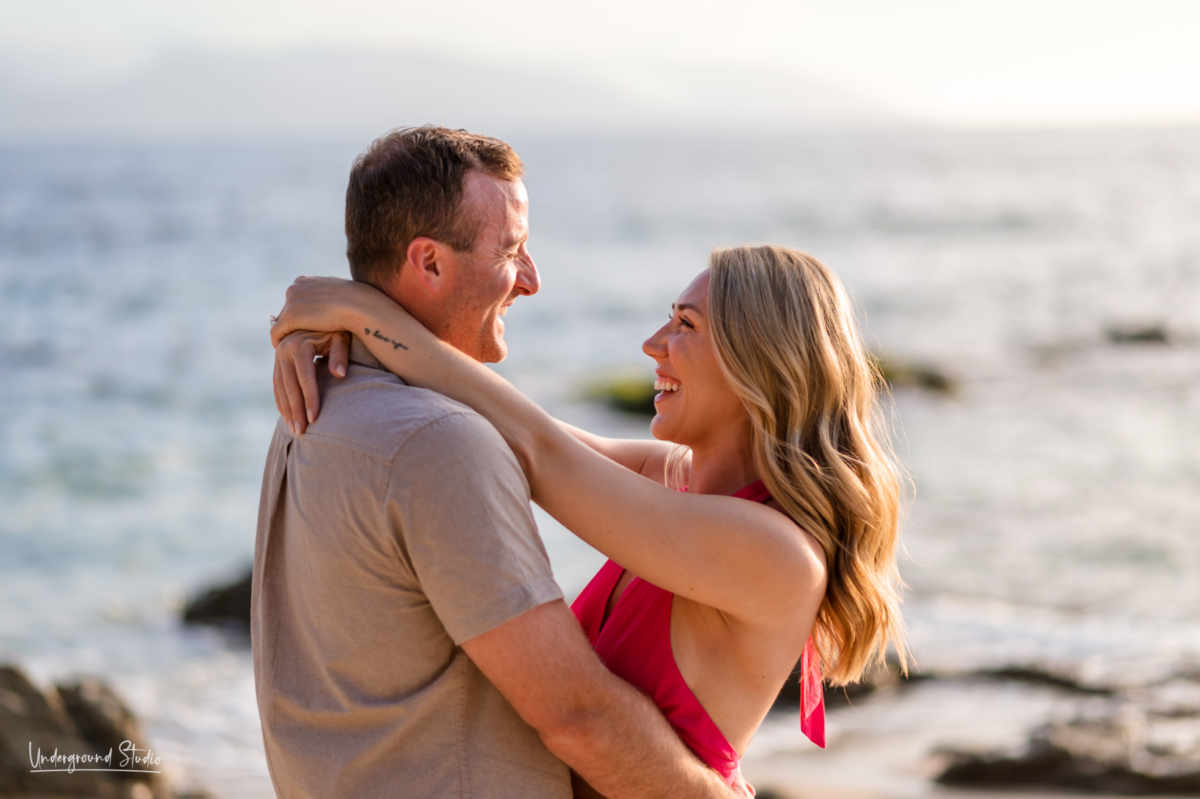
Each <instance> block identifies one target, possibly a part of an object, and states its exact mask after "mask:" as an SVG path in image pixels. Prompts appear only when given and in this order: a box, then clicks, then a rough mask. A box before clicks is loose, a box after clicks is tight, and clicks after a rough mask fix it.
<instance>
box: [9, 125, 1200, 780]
mask: <svg viewBox="0 0 1200 799" xmlns="http://www.w3.org/2000/svg"><path fill="white" fill-rule="evenodd" d="M513 143H514V145H515V146H516V147H517V149H518V151H519V152H521V154H522V156H523V157H524V159H525V161H526V166H527V173H528V174H527V178H526V183H527V186H528V187H529V192H530V197H531V229H532V236H531V240H530V249H531V251H532V253H533V255H534V257H535V259H536V260H537V262H538V265H539V268H540V270H541V273H542V279H543V289H542V291H541V293H540V294H539V295H538V296H537V297H533V298H526V299H523V300H522V301H520V302H518V303H517V304H516V305H515V306H514V307H513V309H512V311H511V312H510V313H509V315H508V319H507V323H508V333H507V335H508V340H509V343H510V351H511V355H510V358H509V360H508V361H506V362H505V363H504V364H501V365H500V366H499V367H498V368H499V370H500V371H501V372H502V373H503V374H505V375H506V376H508V377H509V378H510V379H512V380H513V381H514V382H515V383H516V384H517V385H518V386H520V387H522V388H523V389H524V390H526V391H527V392H528V393H529V394H531V395H532V396H533V397H534V398H536V399H537V400H538V401H540V402H542V403H543V404H544V405H546V406H547V407H548V408H550V409H551V410H552V411H553V412H555V413H556V414H559V415H560V416H562V417H563V418H565V419H567V420H568V421H571V422H573V423H576V424H582V425H584V426H587V427H589V428H591V429H594V430H596V431H598V432H602V433H607V434H613V435H630V436H638V435H645V434H646V424H645V422H644V421H642V420H638V419H629V418H624V417H619V416H616V415H613V414H611V413H610V412H608V411H607V410H605V409H603V408H601V407H597V406H595V405H592V404H589V403H587V402H585V401H584V400H583V399H582V397H581V386H582V385H583V384H585V383H586V382H588V381H589V380H593V379H595V378H596V377H598V376H602V375H605V374H615V373H621V372H630V371H633V372H637V371H639V370H640V371H641V372H643V373H647V374H648V373H649V371H650V361H649V359H647V358H646V357H645V356H643V355H642V354H641V352H640V344H641V341H642V339H643V338H644V337H645V336H646V335H648V334H649V333H650V332H652V331H653V330H654V329H655V328H656V327H657V326H658V325H659V324H660V323H661V320H662V319H663V318H665V315H666V313H667V309H668V306H669V304H670V302H671V300H672V299H673V298H674V297H675V295H676V293H677V292H678V291H679V290H681V289H682V288H683V286H685V285H686V284H687V283H688V281H689V280H690V279H691V278H692V277H693V276H694V275H695V274H696V273H697V272H698V271H699V270H700V269H702V268H703V266H704V262H705V258H706V257H707V254H708V252H709V251H710V250H711V249H712V248H713V247H714V246H719V245H727V244H736V243H741V242H746V241H757V242H764V241H772V242H780V243H783V244H787V245H790V246H795V247H798V248H800V249H804V250H807V251H809V252H812V253H813V254H815V255H817V256H819V257H820V258H822V259H823V260H824V261H825V262H826V263H828V264H829V265H830V266H831V267H833V268H834V270H835V271H837V272H838V273H839V274H840V275H841V276H842V278H843V280H844V281H845V282H846V284H847V285H848V287H849V288H850V289H851V291H852V292H853V294H854V295H855V297H856V300H857V302H858V304H859V306H860V311H861V321H862V324H863V326H864V329H865V331H866V334H867V338H868V340H869V341H870V343H871V346H872V347H873V348H874V349H876V350H877V351H879V352H882V353H887V354H889V355H893V356H896V357H901V358H906V359H911V360H915V361H919V362H926V363H930V364H934V365H936V366H937V367H939V368H940V369H942V370H943V371H945V372H946V373H947V374H949V375H951V376H952V377H953V378H954V380H955V381H956V383H957V385H958V391H957V394H956V395H954V396H950V397H947V396H939V395H932V394H927V393H921V392H916V391H912V390H903V389H902V390H897V392H896V394H895V409H894V410H895V412H894V416H895V420H896V427H897V433H896V441H897V447H898V450H899V451H900V453H901V455H902V457H903V459H904V461H905V464H906V466H907V469H908V470H909V472H910V474H911V477H912V482H913V486H914V499H913V501H912V503H911V505H910V508H909V513H908V519H907V522H906V525H905V530H904V544H905V554H904V559H903V564H902V569H903V572H904V576H905V579H906V581H907V583H908V585H909V590H908V593H907V603H906V618H907V620H908V624H909V627H910V630H911V636H912V644H913V650H914V653H915V655H916V657H917V660H918V664H919V666H920V668H922V669H924V670H928V671H937V672H939V673H953V672H962V671H968V670H971V669H976V668H995V667H1001V666H1009V665H1028V666H1037V667H1040V668H1051V669H1053V670H1056V671H1058V672H1061V673H1063V674H1067V675H1071V676H1073V677H1075V678H1076V679H1079V680H1081V681H1084V682H1092V683H1096V684H1103V685H1124V684H1139V683H1141V682H1145V681H1149V680H1153V679H1157V678H1158V677H1161V676H1163V675H1166V674H1170V673H1173V672H1176V671H1180V670H1183V669H1187V668H1195V667H1196V665H1197V664H1200V543H1197V542H1198V541H1200V537H1198V536H1197V533H1200V223H1198V222H1197V220H1198V219H1200V136H1197V131H1196V130H1169V129H1162V130H1128V131H1087V132H1084V131H1077V132H1044V133H1033V132H1029V133H1003V134H1000V133H996V134H983V133H971V134H967V133H944V132H936V131H908V132H894V133H887V134H883V133H872V134H866V133H863V134H842V135H830V134H806V135H796V136H791V137H775V138H769V139H768V138H764V139H746V138H741V139H737V138H728V139H686V138H685V139H666V138H659V139H646V140H636V139H622V140H613V139H595V140H588V139H579V138H574V139H557V140H548V139H537V138H529V139H527V140H515V141H514V142H513ZM362 144H363V143H359V142H340V143H329V144H311V145H294V144H293V145H261V144H260V145H244V146H233V145H224V146H199V145H177V146H162V147H151V146H144V145H142V146H128V147H121V146H115V145H113V146H88V147H83V146H81V147H36V146H30V147H19V148H18V147H9V148H4V149H0V408H2V409H3V413H2V414H0V508H2V512H0V608H2V609H3V613H0V660H13V661H17V662H19V663H21V664H23V665H24V666H25V667H26V668H27V669H29V671H30V672H31V673H32V674H33V675H35V676H36V677H38V678H40V679H42V680H50V679H56V678H59V677H63V676H68V675H71V674H75V673H80V672H88V673H96V674H100V675H103V676H105V677H107V678H108V679H109V680H111V681H112V682H113V683H114V685H116V686H117V687H118V689H119V690H121V691H122V692H123V693H124V694H125V695H126V696H127V697H128V698H129V699H130V701H131V703H132V704H133V705H134V706H135V708H136V709H137V710H138V711H139V712H140V714H141V715H142V716H143V718H144V719H145V721H146V725H147V728H148V731H149V734H150V736H151V738H152V741H153V743H154V745H155V746H156V747H157V748H158V750H159V751H161V753H162V755H163V758H164V763H165V764H166V765H167V767H168V768H170V769H171V770H173V771H174V772H175V774H176V776H177V778H178V779H180V780H181V781H183V782H185V783H192V784H204V785H207V786H209V787H211V788H213V789H215V790H216V791H217V792H218V793H220V794H221V795H224V796H229V797H234V796H255V795H260V794H264V793H265V792H266V791H269V786H268V784H267V783H266V777H265V774H266V770H265V765H264V763H263V760H262V754H261V739H260V733H259V729H258V721H257V713H256V710H255V704H254V694H253V681H252V678H251V673H250V665H249V653H248V652H247V650H246V649H245V646H244V644H242V643H239V642H238V641H235V640H231V639H229V638H226V637H224V636H223V635H221V634H220V633H217V632H215V631H212V630H184V629H183V628H182V627H181V626H180V625H179V624H178V622H177V617H178V611H179V608H180V607H181V604H182V602H183V601H184V599H185V597H187V596H188V595H191V594H194V593H196V592H197V591H199V590H201V589H202V588H204V587H205V586H206V585H208V584H209V583H211V582H213V581H220V580H222V579H224V578H227V577H232V576H236V575H237V574H238V573H239V572H240V571H241V570H242V569H243V568H244V567H245V565H246V564H247V563H248V562H249V559H250V557H251V554H252V549H253V538H254V524H255V515H256V507H257V502H258V491H259V480H260V476H261V468H262V461H263V458H264V455H265V452H266V447H267V442H268V441H269V439H270V436H271V431H272V427H273V424H274V420H275V416H276V414H275V410H274V406H273V402H272V395H271V389H270V364H271V350H270V345H269V341H268V337H267V331H268V322H267V318H268V316H269V315H270V314H271V313H273V312H275V311H276V310H277V309H278V307H279V305H280V304H281V302H282V294H283V290H284V289H285V288H286V286H287V284H288V283H289V282H290V281H291V279H292V278H293V277H294V276H295V275H298V274H335V275H344V274H345V273H346V269H345V263H344V257H343V255H342V252H343V249H344V238H343V236H342V232H341V211H342V194H343V191H344V186H345V177H346V173H347V170H348V167H349V164H350V161H351V160H352V158H353V157H354V155H355V153H356V152H357V150H358V149H359V148H360V146H361V145H362ZM1150 326H1156V327H1159V328H1161V329H1162V330H1163V331H1165V332H1166V334H1167V338H1168V342H1167V343H1165V344H1156V343H1117V342H1114V341H1113V340H1112V339H1113V337H1112V335H1111V331H1113V330H1127V329H1136V328H1144V327H1150ZM539 519H540V522H541V523H542V528H543V534H544V535H545V537H546V539H547V546H548V548H549V549H550V551H551V557H552V559H553V561H554V564H555V568H556V571H557V573H558V575H559V577H560V581H561V582H562V584H563V586H564V588H565V589H566V590H567V591H568V593H573V592H574V591H577V590H578V589H579V588H581V587H582V586H583V584H584V582H585V581H586V579H587V578H588V577H589V576H590V574H591V572H592V571H593V570H594V569H595V568H596V567H597V566H598V564H599V562H600V560H601V559H600V557H599V556H598V554H597V553H595V552H594V551H592V550H591V549H590V548H588V547H587V546H586V545H583V544H581V543H579V542H578V541H577V540H575V539H574V538H573V537H572V536H571V535H570V534H569V533H568V532H566V531H565V530H563V529H562V528H561V527H559V526H558V525H557V524H555V523H554V522H553V520H550V519H548V518H546V517H545V516H544V515H542V516H540V517H539ZM938 690H942V689H938ZM997 690H999V689H997ZM972 691H973V693H972V692H966V693H963V692H959V693H957V694H954V695H953V697H952V698H948V699H946V700H944V702H943V707H950V706H953V707H955V708H956V709H957V710H956V712H958V713H959V714H960V715H964V716H965V717H970V716H971V712H970V711H971V708H975V709H976V710H978V712H979V713H980V714H985V715H986V714H988V713H989V711H988V708H992V707H994V706H996V705H997V699H996V697H997V696H1001V695H1002V696H1003V697H1004V701H1003V702H1002V703H1001V704H1003V705H1004V707H1006V708H1010V709H1012V708H1015V710H1010V712H1009V713H1008V715H1007V716H1004V718H1003V719H999V720H998V721H997V724H998V725H1000V726H1003V727H1005V729H1008V728H1009V727H1013V726H1014V724H1015V722H1013V718H1019V719H1020V720H1021V721H1022V723H1024V722H1025V721H1027V720H1029V719H1034V718H1035V717H1036V716H1037V715H1038V714H1039V713H1041V712H1043V710H1044V709H1045V707H1046V702H1047V700H1046V698H1045V696H1044V695H1043V694H1042V693H1039V692H1038V691H1037V690H1034V689H1029V690H1022V689H1020V688H1006V689H1004V691H1005V693H1003V694H997V693H986V692H985V693H986V696H985V695H982V694H980V692H979V691H978V690H977V689H972ZM931 696H932V694H931ZM930 701H932V702H935V703H936V701H937V700H936V698H935V699H932V700H930ZM973 703H974V704H973ZM888 713H892V715H895V714H897V713H899V714H900V715H903V713H902V712H901V711H900V710H896V709H895V708H893V709H892V710H887V711H878V712H877V715H875V716H869V718H873V719H875V720H876V721H878V722H879V723H884V724H886V720H887V719H888V718H891V716H888ZM880 714H882V715H880ZM1000 715H1004V714H1000ZM856 718H859V717H856ZM862 723H863V722H862V720H861V718H859V720H858V721H856V722H853V723H851V722H837V721H836V718H835V719H834V723H833V724H832V728H834V729H836V728H837V727H838V724H841V726H842V727H843V728H845V729H851V730H852V729H853V728H854V725H855V724H862ZM913 723H919V720H918V721H917V722H913ZM1005 725H1007V726H1005ZM960 726H961V725H960ZM982 726H983V727H986V724H983V725H982ZM946 734H947V735H949V734H950V733H949V732H947V733H946ZM980 734H982V735H984V737H985V738H986V737H987V736H986V729H985V730H984V731H983V732H981V733H980ZM997 735H1000V733H999V732H997ZM767 737H769V736H767ZM1001 737H1002V736H1001ZM772 740H773V739H772ZM921 740H922V741H927V742H928V745H929V746H930V747H934V746H937V745H939V744H943V743H946V741H945V740H942V739H941V738H939V737H938V731H937V730H929V731H926V734H925V737H923V738H921ZM923 745H924V744H923Z"/></svg>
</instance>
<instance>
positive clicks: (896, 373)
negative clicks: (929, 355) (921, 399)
mask: <svg viewBox="0 0 1200 799" xmlns="http://www.w3.org/2000/svg"><path fill="white" fill-rule="evenodd" d="M871 357H872V358H873V360H874V361H875V368H876V370H877V371H878V374H879V377H880V378H882V379H883V381H884V382H885V383H886V384H887V385H889V386H891V387H892V388H915V389H920V390H922V391H928V392H929V393H931V394H941V395H943V396H947V397H953V396H955V395H956V394H958V391H959V386H958V381H956V380H955V379H954V378H953V377H951V376H950V375H949V374H948V373H947V372H945V371H944V370H942V369H939V368H938V367H937V366H934V365H933V364H929V363H921V362H918V361H909V360H904V359H902V358H896V357H895V356H891V355H872V356H871Z"/></svg>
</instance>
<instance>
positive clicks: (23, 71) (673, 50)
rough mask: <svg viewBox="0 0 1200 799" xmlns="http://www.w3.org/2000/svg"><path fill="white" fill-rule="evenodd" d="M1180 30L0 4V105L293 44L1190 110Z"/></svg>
mask: <svg viewBox="0 0 1200 799" xmlns="http://www.w3.org/2000/svg"><path fill="white" fill-rule="evenodd" d="M1197 31H1200V1H1198V0H1136V2H1131V1H1130V0H1005V1H1004V2H995V1H994V0H891V1H890V2H888V1H887V0H820V1H812V0H790V1H789V2H776V0H738V2H729V1H728V0H726V1H725V2H713V0H606V2H604V3H602V4H601V3H586V4H585V3H572V2H566V1H565V0H555V1H554V2H546V1H545V0H507V1H506V2H496V0H436V2H434V1H433V0H430V1H429V2H423V3H414V2H380V1H379V0H338V1H337V2H336V3H334V2H314V1H313V0H286V2H284V1H283V0H204V2H193V1H192V0H172V1H171V2H166V3H164V2H161V0H0V80H2V81H4V85H6V86H8V87H9V89H10V90H11V91H16V92H19V93H23V94H22V96H23V97H25V98H26V99H25V101H24V102H25V105H20V104H18V105H15V106H12V107H13V108H15V109H17V110H19V111H20V112H21V113H22V114H24V115H26V116H29V115H31V114H32V115H33V116H36V115H37V114H39V113H43V111H42V110H37V109H34V110H33V111H30V110H28V109H30V108H33V106H30V105H29V98H30V97H36V98H46V97H51V96H61V97H63V98H67V97H69V96H70V97H78V96H79V93H80V92H81V91H84V90H86V89H88V88H89V87H92V88H94V87H97V86H109V85H115V83H119V82H120V81H122V80H125V81H126V83H127V84H128V83H129V81H130V80H131V77H130V76H136V75H139V74H141V75H143V77H144V76H145V75H146V74H153V73H155V72H156V71H161V64H162V63H163V59H164V58H166V57H168V56H170V55H172V54H176V55H177V54H179V53H187V54H192V55H193V56H195V57H196V58H201V59H209V61H210V62H212V60H213V59H217V60H221V59H224V61H222V63H226V62H228V63H233V62H230V61H229V59H233V61H234V62H236V63H237V64H239V65H240V66H237V67H236V69H237V70H241V71H242V72H245V71H247V70H249V71H251V72H253V71H255V70H257V69H259V66H255V65H263V64H268V63H276V64H277V65H278V64H282V63H284V62H287V63H288V64H292V63H295V61H294V60H295V59H296V58H298V57H299V56H301V55H304V54H308V55H310V56H311V55H313V54H320V55H322V57H325V58H330V57H333V56H340V57H343V58H350V59H354V58H359V59H361V58H362V57H364V56H367V55H372V56H381V57H382V56H390V57H401V56H402V57H412V56H420V57H422V58H425V59H426V60H427V61H429V60H430V59H432V60H431V61H429V63H438V64H444V63H455V64H460V65H463V68H464V69H475V70H477V71H479V70H483V71H485V72H490V74H494V75H495V76H496V81H495V83H496V85H495V86H494V87H493V90H492V93H491V97H492V98H493V100H494V101H495V102H497V103H498V104H501V105H502V104H503V98H504V97H505V96H506V95H511V96H512V97H513V98H514V102H520V94H521V93H522V91H523V90H524V89H523V84H524V81H525V80H526V79H527V78H528V77H529V76H541V77H543V78H546V79H565V78H563V76H570V79H571V80H573V81H576V82H577V83H578V84H579V85H584V84H586V85H587V86H588V87H590V88H589V89H588V91H591V90H595V91H597V92H600V93H601V94H607V95H610V96H612V97H617V98H618V99H619V100H620V102H621V103H624V104H625V105H624V106H622V107H623V108H625V109H626V111H628V113H629V115H630V118H633V117H634V116H636V113H637V108H639V107H645V108H652V107H655V105H656V104H657V103H659V102H660V100H661V101H665V102H668V104H669V103H670V102H682V101H679V100H678V97H679V96H680V95H681V94H684V95H686V94H687V93H688V92H692V94H693V95H695V98H696V99H695V101H694V102H693V103H692V105H691V106H688V107H687V108H684V109H682V110H678V109H677V113H676V112H672V113H676V117H678V118H684V117H687V118H689V119H691V118H693V117H696V115H697V114H698V115H700V116H704V115H705V114H707V115H708V116H710V117H712V118H714V119H715V118H717V117H718V116H719V115H721V114H722V106H723V105H724V104H725V103H726V102H729V101H736V99H737V93H736V92H735V93H733V94H731V93H730V92H729V91H726V92H725V93H724V94H721V93H720V92H717V93H715V94H714V93H713V90H711V86H712V82H713V80H715V79H716V78H714V77H713V76H719V75H720V74H722V71H732V73H736V74H743V75H747V76H749V75H755V76H759V77H757V78H754V79H753V80H750V79H747V80H748V81H749V82H751V83H755V84H758V85H762V86H766V85H767V84H771V87H770V88H769V89H768V88H763V89H762V90H761V91H760V94H761V95H762V96H761V97H760V98H759V99H758V100H755V101H754V103H751V104H749V105H745V108H741V107H735V108H733V109H731V110H729V109H726V110H725V116H726V117H728V116H730V115H732V114H735V113H736V114H742V115H749V116H750V117H754V116H755V115H756V114H765V115H766V116H767V117H770V113H771V111H772V108H771V107H772V105H773V103H772V98H771V94H770V92H771V91H777V84H778V82H779V81H793V80H794V81H796V82H799V83H805V84H806V85H808V86H810V87H815V88H814V91H816V92H817V95H820V98H819V99H818V100H813V103H815V104H816V105H814V107H817V106H820V103H821V102H826V103H827V105H829V107H830V108H834V106H835V105H836V103H829V102H828V101H829V100H830V98H831V97H834V96H839V95H840V96H843V97H844V98H846V100H847V103H846V108H849V107H851V106H852V107H853V109H854V110H853V111H846V108H841V107H839V108H840V110H836V111H831V112H830V113H831V114H832V116H830V117H829V118H830V119H842V118H843V117H844V118H847V119H849V118H854V119H858V118H864V117H872V118H877V119H892V120H895V119H904V120H908V121H915V122H918V123H921V124H932V125H941V126H949V127H960V128H995V127H1046V126H1051V127H1053V126H1080V125H1083V126H1086V125H1140V124H1158V123H1168V124H1196V123H1200V47H1198V46H1197V45H1196V43H1195V34H1196V32H1197ZM239 59H240V60H239ZM273 59H274V61H273ZM280 59H283V61H280ZM288 59H292V60H291V61H288ZM205 63H206V64H207V63H209V62H205ZM213 63H215V62H213ZM264 68H265V67H264ZM278 68H279V69H287V67H278ZM213 69H215V68H214V67H211V66H204V67H199V66H196V67H194V68H193V71H197V70H199V71H212V70H213ZM230 69H234V68H233V67H230ZM696 76H701V77H696ZM703 76H709V77H703ZM764 76H769V77H770V80H766V79H765V78H764ZM772 81H774V83H772ZM271 86H274V84H271ZM14 87H15V88H14ZM259 90H260V91H263V92H269V91H277V89H272V88H269V87H268V86H266V84H264V86H263V87H261V88H260V89H259ZM818 90H819V91H818ZM210 91H211V92H216V93H221V92H224V91H225V89H221V88H211V89H210ZM547 91H550V90H547ZM71 92H75V94H73V95H72V94H71ZM798 96H802V97H803V98H805V102H807V101H808V100H807V98H810V97H815V96H816V95H812V94H802V95H798ZM822 98H823V99H822ZM0 99H2V98H0ZM47 102H48V101H47ZM69 102H73V101H69V100H67V99H63V100H62V102H61V103H60V105H62V104H63V103H69ZM145 102H149V101H145ZM241 102H243V103H245V104H253V101H252V100H251V99H249V98H245V99H243V100H242V101H241ZM746 102H747V103H748V102H749V101H746ZM797 102H799V101H797ZM639 103H641V104H642V106H638V104H639ZM42 105H44V106H45V107H47V108H49V106H48V105H46V104H45V103H43V104H42ZM734 105H735V106H736V102H735V103H734ZM702 106H703V108H701V107H702ZM2 107H3V106H0V108H2ZM41 107H42V106H38V108H41ZM820 108H824V106H820ZM630 109H632V110H630ZM60 110H61V109H60ZM10 113H16V112H10ZM45 113H47V114H51V112H50V111H46V112H45ZM281 113H282V112H281ZM822 114H825V111H823V110H821V111H819V112H817V116H821V115H822ZM839 114H840V115H841V116H839ZM127 115H128V114H127ZM688 115H691V116H688ZM133 116H135V117H136V116H137V115H136V114H133ZM777 116H779V115H777ZM52 117H53V115H52V114H51V116H48V117H47V119H51V118H52ZM60 117H61V114H60ZM60 117H53V118H54V119H59V118H60ZM61 118H63V119H66V117H61ZM538 119H539V120H541V119H542V118H541V117H539V118H538ZM796 119H799V117H797V116H796V115H792V116H788V115H783V116H779V124H785V123H786V124H799V123H798V122H796V121H795V120H796ZM542 123H544V120H543V121H542V122H540V123H539V124H542ZM46 124H51V123H50V122H47V123H46ZM54 124H58V123H54ZM0 126H2V121H0Z"/></svg>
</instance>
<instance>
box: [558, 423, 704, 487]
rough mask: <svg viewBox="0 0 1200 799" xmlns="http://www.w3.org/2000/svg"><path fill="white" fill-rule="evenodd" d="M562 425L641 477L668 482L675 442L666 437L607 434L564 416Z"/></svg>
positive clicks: (577, 437)
mask: <svg viewBox="0 0 1200 799" xmlns="http://www.w3.org/2000/svg"><path fill="white" fill-rule="evenodd" d="M559 425H561V426H562V428H563V429H564V430H566V431H567V432H568V433H570V434H571V435H573V436H575V438H576V439H578V440H579V441H582V442H583V443H584V444H586V445H588V447H590V448H591V449H593V450H595V451H596V452H599V453H600V454H601V455H603V456H604V457H606V458H608V459H609V460H612V461H616V462H617V463H619V464H621V465H622V466H624V467H625V468H626V469H629V470H630V471H631V472H637V473H638V474H640V475H641V476H642V477H649V478H650V479H651V480H653V481H654V482H656V483H663V484H664V485H665V484H666V482H667V474H666V472H667V456H668V455H670V454H671V450H672V449H673V446H674V445H672V444H668V443H667V442H665V441H651V440H648V439H642V438H605V437H604V436H598V435H596V434H595V433H589V432H588V431H586V430H580V429H579V428H578V427H575V426H574V425H569V424H567V423H566V422H564V421H561V420H560V421H559ZM685 457H690V456H685Z"/></svg>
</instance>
